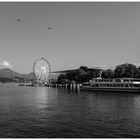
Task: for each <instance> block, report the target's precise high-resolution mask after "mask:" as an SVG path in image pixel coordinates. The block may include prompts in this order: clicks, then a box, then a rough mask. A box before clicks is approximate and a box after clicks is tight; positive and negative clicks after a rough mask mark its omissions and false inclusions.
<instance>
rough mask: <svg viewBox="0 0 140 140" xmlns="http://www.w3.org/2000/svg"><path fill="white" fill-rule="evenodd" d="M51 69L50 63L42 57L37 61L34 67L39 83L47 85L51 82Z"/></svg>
mask: <svg viewBox="0 0 140 140" xmlns="http://www.w3.org/2000/svg"><path fill="white" fill-rule="evenodd" d="M50 73H51V68H50V64H49V62H48V61H47V60H46V59H45V58H43V57H40V58H38V59H36V61H35V62H34V65H33V74H34V77H35V79H36V80H37V82H38V83H46V82H48V80H49V76H50Z"/></svg>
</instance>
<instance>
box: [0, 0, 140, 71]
mask: <svg viewBox="0 0 140 140" xmlns="http://www.w3.org/2000/svg"><path fill="white" fill-rule="evenodd" d="M139 25H140V3H139V2H131V3H130V2H123V3H122V2H0V42H1V46H0V62H1V67H0V68H2V65H5V66H6V65H7V66H10V68H11V69H12V70H14V71H16V72H19V73H30V72H32V69H33V68H32V67H33V64H34V61H35V60H36V59H37V58H39V57H44V58H46V59H47V60H48V61H49V63H50V65H51V70H52V71H59V70H68V69H76V68H79V67H80V66H81V65H85V66H87V67H89V68H92V67H99V66H116V65H118V64H122V63H126V62H128V63H133V64H140V61H139V60H140V55H139V51H140V47H139V44H140V39H139V36H140V28H139ZM49 27H52V29H48V28H49ZM53 27H54V28H53ZM6 62H9V65H8V63H6Z"/></svg>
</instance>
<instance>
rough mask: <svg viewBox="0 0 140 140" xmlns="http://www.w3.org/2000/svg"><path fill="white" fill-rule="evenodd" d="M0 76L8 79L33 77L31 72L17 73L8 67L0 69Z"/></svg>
mask: <svg viewBox="0 0 140 140" xmlns="http://www.w3.org/2000/svg"><path fill="white" fill-rule="evenodd" d="M0 78H8V79H15V78H21V79H28V80H30V79H34V76H33V72H31V73H29V74H20V73H17V72H15V71H13V70H11V69H9V68H3V69H0Z"/></svg>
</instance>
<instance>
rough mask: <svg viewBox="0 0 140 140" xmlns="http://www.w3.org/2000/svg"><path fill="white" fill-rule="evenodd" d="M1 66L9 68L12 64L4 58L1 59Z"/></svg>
mask: <svg viewBox="0 0 140 140" xmlns="http://www.w3.org/2000/svg"><path fill="white" fill-rule="evenodd" d="M1 66H3V67H5V68H11V67H12V65H11V64H10V63H9V62H7V61H5V60H3V61H2V62H1Z"/></svg>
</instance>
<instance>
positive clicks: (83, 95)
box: [0, 85, 140, 138]
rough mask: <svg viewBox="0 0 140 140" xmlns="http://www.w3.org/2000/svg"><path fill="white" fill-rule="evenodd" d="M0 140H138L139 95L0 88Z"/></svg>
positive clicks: (139, 130) (139, 119) (32, 88)
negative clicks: (102, 139) (32, 139)
mask: <svg viewBox="0 0 140 140" xmlns="http://www.w3.org/2000/svg"><path fill="white" fill-rule="evenodd" d="M0 137H1V138H129V137H130V138H133V137H140V95H138V94H135V93H129V94H127V93H116V92H115V93H113V92H111V93H110V92H109V93H108V92H95V91H94V92H93V91H80V92H77V91H70V90H67V89H65V88H52V87H19V86H14V85H0Z"/></svg>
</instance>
